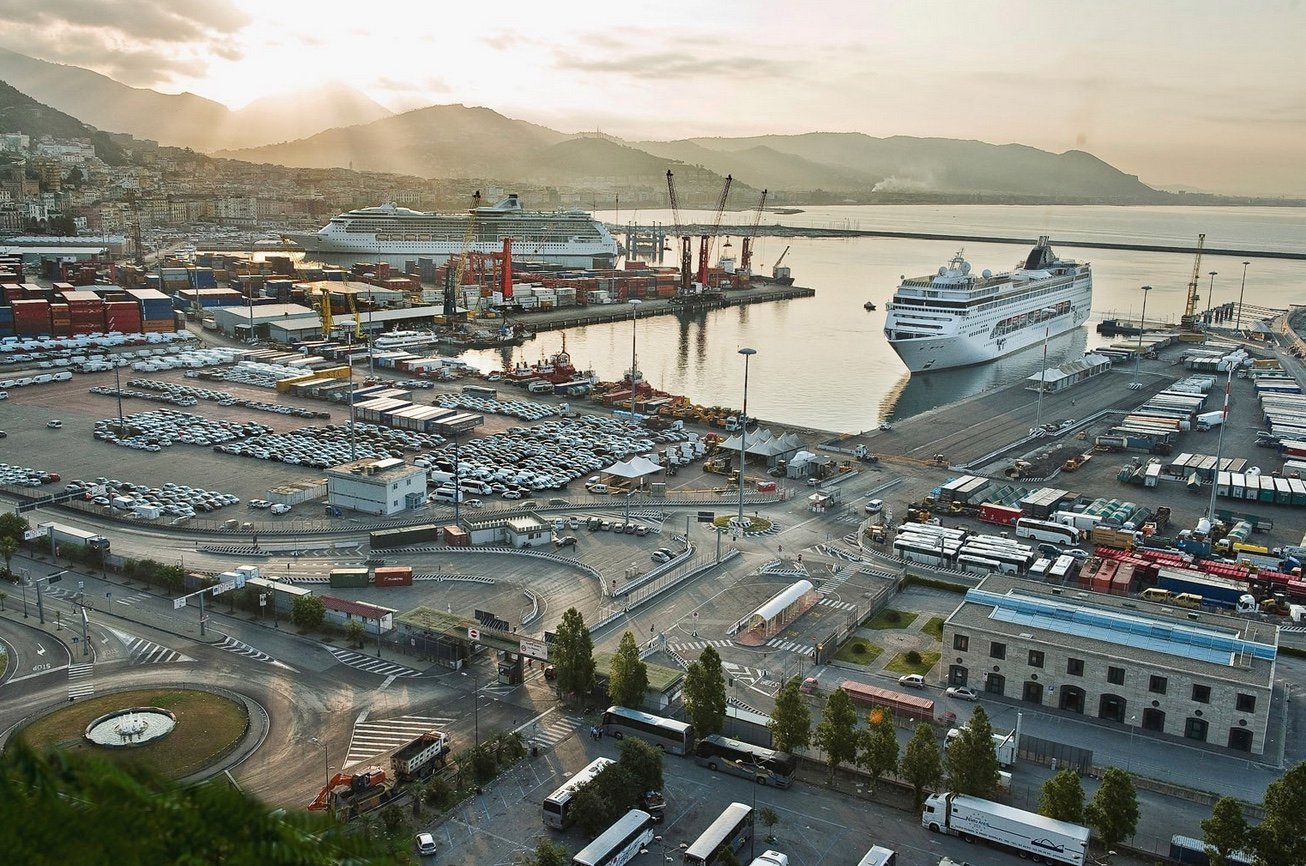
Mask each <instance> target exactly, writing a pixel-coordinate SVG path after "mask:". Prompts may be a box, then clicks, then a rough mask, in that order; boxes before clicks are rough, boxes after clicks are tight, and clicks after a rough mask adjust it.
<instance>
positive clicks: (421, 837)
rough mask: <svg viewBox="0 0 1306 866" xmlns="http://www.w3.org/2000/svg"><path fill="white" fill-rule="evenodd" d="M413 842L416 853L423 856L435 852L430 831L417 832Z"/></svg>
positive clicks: (433, 840)
mask: <svg viewBox="0 0 1306 866" xmlns="http://www.w3.org/2000/svg"><path fill="white" fill-rule="evenodd" d="M415 844H416V845H417V853H418V854H420V855H422V856H423V857H425V856H428V855H430V854H434V853H435V837H434V836H432V835H431V834H430V833H418V834H417V840H416V842H415Z"/></svg>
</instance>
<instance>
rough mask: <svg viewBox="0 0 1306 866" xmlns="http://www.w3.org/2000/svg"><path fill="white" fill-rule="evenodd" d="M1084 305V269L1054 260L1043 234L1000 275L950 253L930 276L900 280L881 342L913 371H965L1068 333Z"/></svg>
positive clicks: (1087, 276) (1088, 299)
mask: <svg viewBox="0 0 1306 866" xmlns="http://www.w3.org/2000/svg"><path fill="white" fill-rule="evenodd" d="M1092 304H1093V274H1092V269H1091V266H1090V265H1089V264H1088V263H1084V264H1080V263H1079V262H1073V261H1062V260H1061V259H1058V258H1057V256H1056V254H1055V253H1053V252H1052V248H1051V247H1049V246H1048V239H1047V237H1046V236H1044V237H1041V238H1039V239H1038V245H1037V246H1035V247H1034V249H1033V250H1031V251H1030V253H1029V255H1028V256H1027V257H1026V258H1025V260H1024V261H1023V262H1021V263H1020V264H1018V265H1017V266H1016V268H1015V269H1014V270H1012V271H1010V272H1008V273H1005V274H994V273H991V272H990V271H987V270H986V271H984V272H983V273H982V274H979V275H975V274H972V273H971V272H970V263H969V262H967V261H966V260H965V259H964V258H962V255H961V253H958V254H957V255H956V256H955V257H953V259H952V261H951V262H949V263H948V264H947V265H946V266H944V267H941V268H939V272H938V273H937V274H935V275H933V276H928V277H917V278H913V279H904V280H903V281H902V284H901V285H900V286H898V290H897V291H896V292H894V295H893V300H892V301H891V302H890V303H889V306H888V316H887V317H886V319H885V322H884V336H885V337H886V338H887V339H888V340H889V345H890V346H892V347H893V350H894V351H895V352H897V353H898V357H900V358H902V361H903V363H904V364H906V365H907V369H909V370H910V371H911V372H913V373H920V372H924V371H927V370H946V369H949V368H951V367H966V366H969V365H971V364H982V363H984V362H985V361H991V360H993V359H994V358H1001V357H1002V356H1003V355H1009V354H1011V353H1012V352H1016V351H1019V350H1021V349H1024V348H1027V347H1029V346H1033V345H1037V344H1039V343H1041V342H1042V341H1043V338H1044V334H1047V335H1048V336H1056V335H1057V334H1062V333H1065V332H1066V331H1070V330H1073V329H1074V328H1077V327H1079V326H1080V325H1082V324H1083V323H1084V322H1085V321H1086V320H1087V319H1088V314H1089V309H1090V308H1091V307H1092Z"/></svg>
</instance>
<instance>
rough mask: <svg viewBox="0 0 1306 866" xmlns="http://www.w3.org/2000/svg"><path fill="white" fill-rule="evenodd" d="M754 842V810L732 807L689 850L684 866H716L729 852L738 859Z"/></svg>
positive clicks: (686, 852)
mask: <svg viewBox="0 0 1306 866" xmlns="http://www.w3.org/2000/svg"><path fill="white" fill-rule="evenodd" d="M752 838H753V810H752V809H751V808H750V807H748V806H746V805H744V804H743V803H731V804H730V805H729V806H726V809H725V811H724V812H722V813H721V815H720V816H719V817H718V818H717V819H716V820H715V821H713V822H712V826H710V827H708V828H707V829H706V830H704V831H703V835H701V836H699V837H698V838H697V839H695V840H694V843H693V844H692V845H690V846H689V847H688V848H686V849H685V854H684V856H683V857H682V858H681V862H682V863H684V866H714V864H716V863H720V862H721V860H722V858H723V857H724V855H725V852H726V851H729V852H730V853H731V854H732V855H734V856H735V857H736V859H737V858H738V854H739V852H740V851H741V850H742V849H743V847H744V846H745V845H747V844H748V842H749V840H751V839H752Z"/></svg>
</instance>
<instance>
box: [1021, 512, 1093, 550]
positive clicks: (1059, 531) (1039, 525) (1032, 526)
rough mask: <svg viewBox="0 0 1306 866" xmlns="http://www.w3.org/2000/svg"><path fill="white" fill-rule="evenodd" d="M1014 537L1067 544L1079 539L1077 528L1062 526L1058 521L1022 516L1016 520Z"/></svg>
mask: <svg viewBox="0 0 1306 866" xmlns="http://www.w3.org/2000/svg"><path fill="white" fill-rule="evenodd" d="M1016 537H1017V538H1032V539H1034V540H1035V541H1046V542H1048V543H1050V544H1060V545H1063V546H1067V545H1073V544H1075V543H1077V542H1078V541H1079V530H1077V529H1073V528H1072V527H1069V526H1062V525H1061V524H1060V523H1053V522H1052V521H1050V520H1035V519H1034V518H1032V517H1022V518H1020V519H1019V520H1017V521H1016Z"/></svg>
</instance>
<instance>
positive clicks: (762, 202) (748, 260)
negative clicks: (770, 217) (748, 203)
mask: <svg viewBox="0 0 1306 866" xmlns="http://www.w3.org/2000/svg"><path fill="white" fill-rule="evenodd" d="M764 210H766V190H762V197H761V198H760V199H758V201H757V210H756V211H754V212H753V224H752V226H750V227H749V229H748V234H746V235H744V238H743V240H742V241H741V243H742V245H743V249H742V250H740V252H739V276H740V277H741V278H742V279H743V280H744V281H745V282H747V281H748V280H749V279H751V278H752V276H753V241H754V240H755V239H756V238H757V227H758V225H760V224H761V222H762V211H764Z"/></svg>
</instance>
